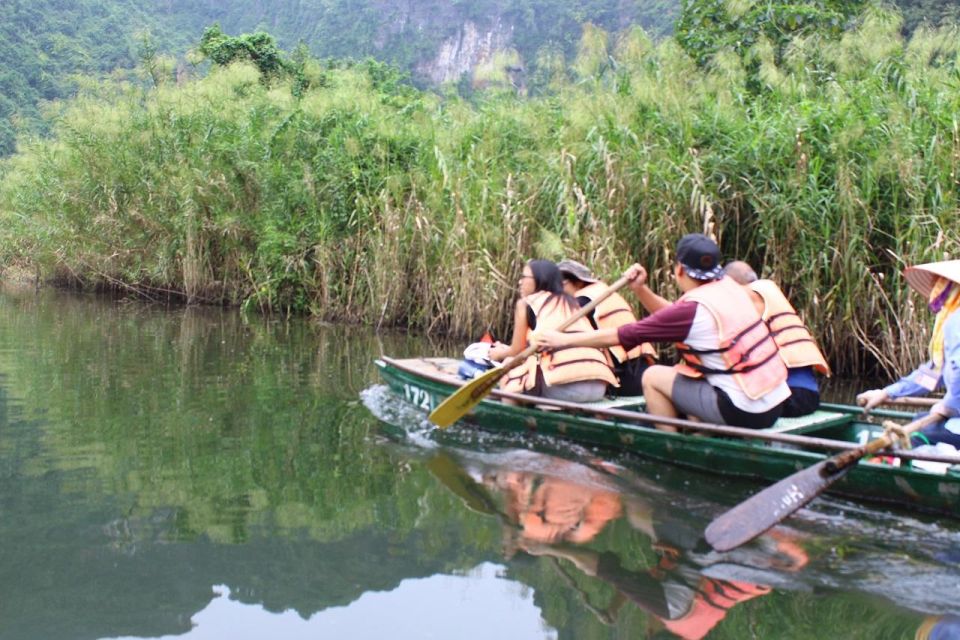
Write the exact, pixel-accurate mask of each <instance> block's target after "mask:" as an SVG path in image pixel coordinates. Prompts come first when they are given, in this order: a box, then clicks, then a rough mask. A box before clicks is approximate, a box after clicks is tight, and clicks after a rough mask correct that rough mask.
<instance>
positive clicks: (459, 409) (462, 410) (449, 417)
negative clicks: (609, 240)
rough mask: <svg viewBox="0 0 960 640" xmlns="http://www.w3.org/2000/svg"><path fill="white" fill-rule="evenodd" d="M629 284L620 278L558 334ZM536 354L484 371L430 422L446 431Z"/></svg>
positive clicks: (530, 352)
mask: <svg viewBox="0 0 960 640" xmlns="http://www.w3.org/2000/svg"><path fill="white" fill-rule="evenodd" d="M628 282H630V279H629V278H627V277H626V276H624V277H622V278H620V279H619V280H617V281H616V282H614V283H613V284H612V285H610V287H608V288H607V289H605V290H604V291H603V292H601V293H600V295H598V296H597V297H596V298H594V299H593V300H592V301H591V302H590V304H588V305H587V306H585V307H583V308H581V309H580V310H579V311H577V312H576V313H575V314H573V315H572V316H570V317H569V318H567V319H566V320H565V321H564V322H563V323H561V324H560V326H559V327H557V330H558V331H563V330H564V329H566V328H567V327H569V326H570V325H572V324H573V323H574V322H576V321H577V320H579V319H580V318H583V317H584V316H586V315H587V314H588V313H590V312H591V311H593V310H594V309H595V308H596V307H597V305H598V304H600V303H601V302H603V301H604V300H605V299H607V297H609V296H610V295H611V294H613V293H615V292H616V291H617V290H618V289H621V288H623V286H624V285H625V284H627V283H628ZM536 351H537V346H536V345H533V344H532V345H530V346H528V347H527V348H526V349H524V350H523V351H521V352H520V353H519V354H517V355H516V356H515V357H514V358H513V359H512V360H510V361H509V362H508V363H506V364H503V365H500V366H499V367H494V368H493V369H490V371H487V372H486V373H484V374H483V375H482V376H478V377H476V378H474V379H473V380H471V381H470V382H468V383H467V384H465V385H463V386H462V387H460V388H459V389H458V390H457V392H456V393H454V394H453V395H451V396H450V397H449V398H447V399H446V400H444V401H443V402H442V403H441V404H440V406H439V407H437V408H436V409H434V410H433V413H431V414H430V422H432V423H433V424H435V425H437V426H438V427H440V428H441V429H446V428H447V427H449V426H450V425H451V424H453V423H454V422H456V421H457V420H459V419H460V418H462V417H463V416H465V415H466V414H467V412H469V411H470V409H473V408H474V407H475V406H477V404H478V403H479V402H480V401H481V400H483V399H484V398H485V397H486V396H487V394H489V393H490V392H491V391H492V390H493V388H494V387H496V386H497V384H498V383H499V382H500V378H502V377H503V376H505V375H506V374H507V372H508V371H511V370H512V369H515V368H516V367H519V366H520V365H522V364H524V363H525V362H526V361H527V358H529V357H530V356H532V355H533V354H534V353H536Z"/></svg>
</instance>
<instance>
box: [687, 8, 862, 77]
mask: <svg viewBox="0 0 960 640" xmlns="http://www.w3.org/2000/svg"><path fill="white" fill-rule="evenodd" d="M865 4H866V2H865V0H794V1H792V2H784V1H781V2H778V1H776V0H683V5H682V10H681V13H680V19H679V20H678V21H677V25H676V39H677V42H679V43H680V46H681V47H683V49H684V50H685V51H686V52H687V53H688V54H689V55H690V56H691V57H693V59H694V60H696V61H697V64H698V65H700V66H704V65H706V64H707V63H708V62H709V61H710V60H711V59H712V58H713V56H714V55H715V54H716V53H717V52H719V51H721V50H733V51H735V52H736V53H737V54H738V55H740V56H741V57H742V56H744V54H745V53H746V52H747V51H749V50H750V48H751V47H753V45H755V44H757V43H758V42H759V41H760V40H761V39H763V38H766V39H768V40H769V41H770V42H772V43H773V45H774V46H775V47H776V53H777V59H778V61H779V59H780V56H781V55H782V53H783V48H784V47H785V46H786V44H787V43H789V42H790V40H791V39H793V38H794V37H797V36H804V35H811V34H819V35H824V36H827V37H838V36H839V35H840V34H841V33H842V32H843V31H844V29H845V28H846V27H847V26H848V25H849V24H850V22H851V20H852V19H853V18H854V17H855V16H857V15H858V14H859V12H860V10H861V9H862V8H863V7H864V6H865Z"/></svg>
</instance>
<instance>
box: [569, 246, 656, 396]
mask: <svg viewBox="0 0 960 640" xmlns="http://www.w3.org/2000/svg"><path fill="white" fill-rule="evenodd" d="M557 268H558V269H560V274H561V275H562V276H563V289H564V291H566V292H567V293H569V294H570V295H571V296H573V297H574V298H576V300H577V302H578V303H579V304H580V306H581V307H585V306H587V305H588V304H590V303H591V302H593V299H594V298H595V297H597V296H598V295H600V294H601V293H602V292H604V291H606V290H607V288H608V285H607V284H606V283H605V282H601V281H600V280H598V279H597V278H595V277H594V276H593V273H592V272H591V271H590V269H588V268H587V267H586V266H584V265H583V264H580V263H579V262H577V261H575V260H561V261H560V262H558V263H557ZM587 319H588V320H589V321H590V324H591V325H593V328H594V329H617V328H619V327H621V326H623V325H625V324H628V323H630V322H636V320H637V317H636V316H635V315H633V310H632V309H631V308H630V305H629V304H627V301H626V300H624V299H623V296H621V295H620V294H619V293H612V294H610V295H609V296H608V297H607V298H606V299H604V300H603V301H601V302H600V304H599V305H597V308H596V309H594V310H593V311H591V312H590V314H589V315H587ZM607 353H608V354H609V356H610V360H611V362H613V373H614V375H615V376H617V380H618V381H619V382H620V386H619V387H610V388H609V389H607V393H609V394H610V395H613V396H639V395H643V385H641V384H640V380H641V379H642V377H643V372H644V371H646V370H647V367H649V366H650V365H652V364H654V363H655V362H656V361H657V352H656V350H655V349H654V348H653V345H651V344H650V343H649V342H644V343H643V344H641V345H639V346H637V347H634V348H633V349H631V350H630V351H627V350H625V349H624V348H623V347H621V346H620V345H618V344H617V345H614V346H612V347H609V348H608V349H607Z"/></svg>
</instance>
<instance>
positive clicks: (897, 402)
mask: <svg viewBox="0 0 960 640" xmlns="http://www.w3.org/2000/svg"><path fill="white" fill-rule="evenodd" d="M938 402H940V399H939V398H916V397H906V398H891V399H890V400H887V401H885V402H883V403H882V404H886V405H893V406H897V407H932V406H933V405H935V404H937V403H938Z"/></svg>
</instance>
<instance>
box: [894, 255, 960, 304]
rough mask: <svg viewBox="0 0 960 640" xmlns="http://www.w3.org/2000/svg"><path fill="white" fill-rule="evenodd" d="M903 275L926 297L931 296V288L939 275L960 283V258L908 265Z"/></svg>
mask: <svg viewBox="0 0 960 640" xmlns="http://www.w3.org/2000/svg"><path fill="white" fill-rule="evenodd" d="M903 277H904V278H906V279H907V282H908V283H909V284H910V286H911V287H913V288H914V289H916V290H917V291H919V292H920V294H921V295H923V297H924V298H929V297H930V290H931V289H933V284H934V283H935V282H936V281H937V277H941V278H946V279H947V280H953V281H954V282H956V283H957V284H960V260H945V261H943V262H929V263H927V264H919V265H917V266H915V267H907V268H906V270H905V271H904V272H903Z"/></svg>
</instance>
